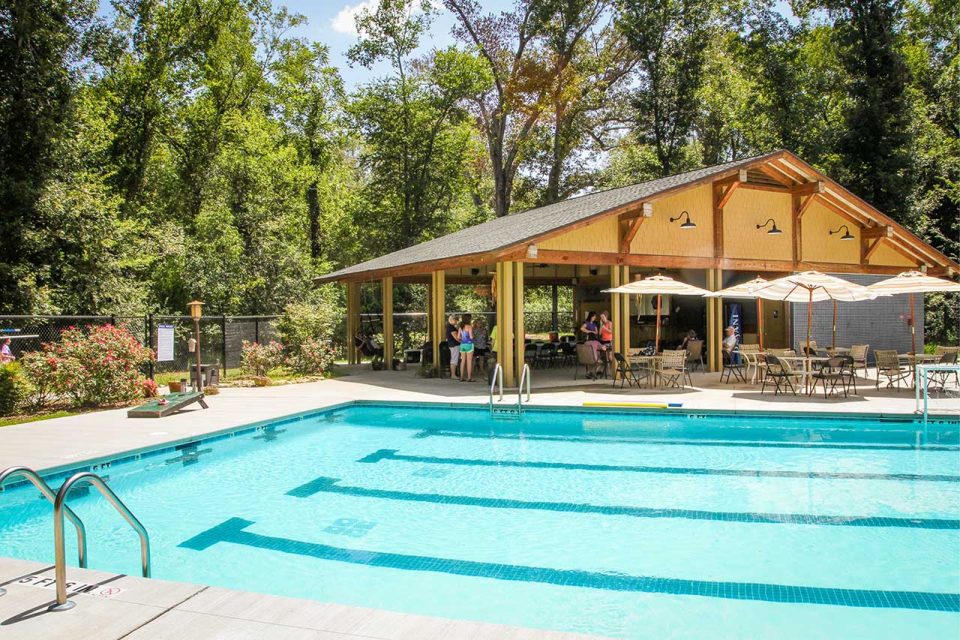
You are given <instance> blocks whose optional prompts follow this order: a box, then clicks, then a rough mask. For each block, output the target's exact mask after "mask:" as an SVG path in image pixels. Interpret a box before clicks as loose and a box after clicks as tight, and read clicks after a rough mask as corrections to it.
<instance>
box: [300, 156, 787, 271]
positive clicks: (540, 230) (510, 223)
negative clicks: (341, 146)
mask: <svg viewBox="0 0 960 640" xmlns="http://www.w3.org/2000/svg"><path fill="white" fill-rule="evenodd" d="M778 153H781V152H780V151H774V152H771V153H768V154H764V155H761V156H754V157H752V158H744V159H742V160H736V161H734V162H728V163H726V164H718V165H714V166H712V167H704V168H703V169H695V170H694V171H687V172H686V173H678V174H676V175H672V176H667V177H666V178H657V179H656V180H649V181H647V182H641V183H639V184H634V185H629V186H626V187H619V188H617V189H608V190H605V191H597V192H594V193H589V194H586V195H582V196H576V197H573V198H569V199H567V200H563V201H561V202H555V203H553V204H548V205H546V206H543V207H537V208H535V209H528V210H526V211H523V212H520V213H515V214H511V215H508V216H505V217H503V218H496V219H494V220H488V221H487V222H483V223H480V224H478V225H475V226H472V227H467V228H466V229H461V230H460V231H455V232H454V233H450V234H448V235H445V236H441V237H439V238H434V239H433V240H428V241H426V242H422V243H420V244H417V245H413V246H411V247H407V248H406V249H400V250H399V251H394V252H393V253H388V254H387V255H384V256H380V257H379V258H374V259H373V260H367V261H366V262H361V263H360V264H355V265H353V266H351V267H345V268H343V269H340V270H339V271H334V272H333V273H329V274H326V275H324V276H322V277H320V278H318V279H317V280H318V281H323V282H329V281H332V280H337V279H339V278H341V277H346V276H350V275H356V274H360V273H364V272H368V271H380V270H383V269H395V268H397V267H404V266H408V265H412V264H416V263H419V262H429V261H433V260H443V259H446V258H456V257H460V256H463V255H468V254H476V253H488V252H491V251H497V250H500V249H505V248H507V247H510V246H513V245H516V244H520V243H522V242H525V241H529V240H533V239H535V238H537V237H539V236H542V235H544V234H546V233H549V232H551V231H555V230H557V229H562V228H563V227H566V226H568V225H570V224H573V223H575V222H580V221H582V220H585V219H588V218H592V217H597V216H600V215H602V214H603V213H605V212H608V211H612V210H614V209H617V208H618V207H622V206H623V205H626V204H629V203H631V202H638V201H641V200H643V199H645V198H649V197H651V196H653V195H656V194H658V193H660V192H662V191H668V190H670V189H675V188H678V187H682V186H684V185H686V184H690V183H694V182H697V181H698V180H702V179H704V178H709V177H711V176H714V175H717V174H722V173H726V172H728V171H732V170H737V169H741V168H744V167H745V166H748V165H751V164H756V163H757V162H761V161H763V160H764V159H766V158H769V157H772V156H775V155H777V154H778Z"/></svg>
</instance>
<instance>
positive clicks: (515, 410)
mask: <svg viewBox="0 0 960 640" xmlns="http://www.w3.org/2000/svg"><path fill="white" fill-rule="evenodd" d="M524 383H526V387H527V402H530V365H529V364H524V365H523V372H522V373H521V374H520V384H519V385H518V386H517V403H516V404H510V405H504V404H496V403H494V401H493V392H494V390H496V389H497V388H498V387H499V391H500V399H499V400H498V402H503V367H502V366H501V365H500V363H499V362H498V363H497V364H496V366H495V367H494V368H493V375H492V376H491V380H490V415H492V416H494V417H502V418H519V417H520V416H522V415H523V387H524Z"/></svg>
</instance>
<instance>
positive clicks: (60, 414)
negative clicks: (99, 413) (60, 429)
mask: <svg viewBox="0 0 960 640" xmlns="http://www.w3.org/2000/svg"><path fill="white" fill-rule="evenodd" d="M78 413H82V412H80V411H68V410H66V409H58V410H56V411H51V412H49V413H37V414H34V415H24V416H7V417H6V418H0V427H9V426H11V425H14V424H24V423H27V422H41V421H43V420H52V419H53V418H66V417H67V416H75V415H77V414H78Z"/></svg>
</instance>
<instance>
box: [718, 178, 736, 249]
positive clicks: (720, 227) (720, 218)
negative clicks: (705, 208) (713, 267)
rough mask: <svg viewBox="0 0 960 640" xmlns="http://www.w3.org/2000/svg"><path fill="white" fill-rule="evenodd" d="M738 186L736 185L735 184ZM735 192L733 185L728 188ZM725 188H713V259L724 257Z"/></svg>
mask: <svg viewBox="0 0 960 640" xmlns="http://www.w3.org/2000/svg"><path fill="white" fill-rule="evenodd" d="M734 184H736V183H734ZM727 189H730V190H733V189H734V187H733V185H731V186H729V187H727ZM723 195H724V191H723V187H721V186H718V185H714V186H713V257H714V258H722V257H723Z"/></svg>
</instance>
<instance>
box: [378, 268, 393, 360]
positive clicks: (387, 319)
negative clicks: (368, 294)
mask: <svg viewBox="0 0 960 640" xmlns="http://www.w3.org/2000/svg"><path fill="white" fill-rule="evenodd" d="M380 302H381V306H382V307H383V367H384V369H385V370H386V371H391V370H393V350H394V344H393V278H390V277H386V278H384V279H383V280H381V281H380Z"/></svg>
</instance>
